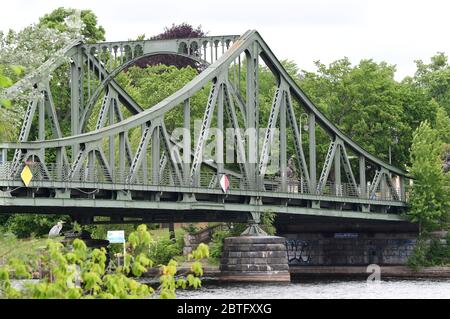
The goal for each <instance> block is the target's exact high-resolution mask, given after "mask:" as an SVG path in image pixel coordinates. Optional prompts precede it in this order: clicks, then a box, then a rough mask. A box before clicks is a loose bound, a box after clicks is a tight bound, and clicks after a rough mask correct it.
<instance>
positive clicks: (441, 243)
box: [408, 234, 450, 270]
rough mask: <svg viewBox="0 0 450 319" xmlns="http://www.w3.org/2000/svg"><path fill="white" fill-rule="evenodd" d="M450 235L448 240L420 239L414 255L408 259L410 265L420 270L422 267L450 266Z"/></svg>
mask: <svg viewBox="0 0 450 319" xmlns="http://www.w3.org/2000/svg"><path fill="white" fill-rule="evenodd" d="M449 243H450V234H448V235H447V240H440V239H437V238H433V239H431V240H427V239H425V238H422V239H419V240H418V241H417V244H416V246H415V247H414V250H413V253H412V255H411V256H410V257H409V258H408V265H409V266H410V267H411V268H413V269H415V270H419V269H420V268H422V267H432V266H446V265H450V245H449Z"/></svg>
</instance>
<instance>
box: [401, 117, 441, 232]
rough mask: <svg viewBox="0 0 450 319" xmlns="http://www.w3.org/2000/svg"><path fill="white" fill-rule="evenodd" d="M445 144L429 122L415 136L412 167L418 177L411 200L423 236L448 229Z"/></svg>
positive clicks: (410, 215)
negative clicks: (442, 160) (442, 158)
mask: <svg viewBox="0 0 450 319" xmlns="http://www.w3.org/2000/svg"><path fill="white" fill-rule="evenodd" d="M441 152H442V142H441V140H440V139H439V136H438V132H437V131H436V130H434V129H432V128H431V126H430V124H429V123H428V122H427V121H425V122H423V123H421V125H420V126H419V128H418V129H417V130H416V132H414V137H413V144H412V147H411V163H412V164H411V167H410V168H409V170H410V172H411V174H412V176H413V177H414V182H413V187H412V190H411V196H410V206H411V207H410V211H409V213H408V216H409V218H410V220H411V221H413V222H418V223H419V225H420V228H421V232H422V231H424V232H428V231H431V230H433V229H435V228H437V227H440V226H446V225H447V223H448V217H449V212H450V206H449V205H450V198H449V196H450V195H449V192H448V189H446V187H448V185H447V184H446V178H445V176H444V173H443V170H442V162H441Z"/></svg>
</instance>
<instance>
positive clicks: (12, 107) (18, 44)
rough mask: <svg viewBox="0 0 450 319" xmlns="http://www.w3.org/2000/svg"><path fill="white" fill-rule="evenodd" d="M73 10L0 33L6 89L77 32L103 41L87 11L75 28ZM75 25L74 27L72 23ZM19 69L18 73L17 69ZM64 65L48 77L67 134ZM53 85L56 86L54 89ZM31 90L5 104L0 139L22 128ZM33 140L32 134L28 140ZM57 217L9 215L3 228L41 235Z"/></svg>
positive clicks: (11, 136) (62, 10) (0, 67)
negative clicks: (17, 29)
mask: <svg viewBox="0 0 450 319" xmlns="http://www.w3.org/2000/svg"><path fill="white" fill-rule="evenodd" d="M76 14H77V12H76V10H75V9H65V8H59V9H56V10H54V11H53V12H51V13H50V14H46V15H44V16H43V17H42V18H41V19H40V20H39V23H38V24H35V25H30V26H28V27H26V28H24V29H23V30H21V31H19V32H15V31H13V30H10V31H9V32H8V33H6V34H5V33H3V32H0V70H3V71H0V72H8V73H6V75H8V77H9V78H10V81H9V82H8V85H11V84H13V83H14V82H16V81H17V80H19V79H20V78H21V77H22V76H24V75H27V74H29V73H30V72H32V71H34V70H35V69H36V68H38V67H39V66H40V65H42V64H43V63H44V62H45V61H46V60H47V59H49V58H50V57H51V56H52V55H54V54H55V52H57V51H58V50H59V49H61V48H62V47H64V46H66V45H67V44H68V43H69V42H70V41H71V40H73V39H75V38H77V37H79V34H78V32H79V31H80V30H79V29H78V28H79V27H81V35H82V36H83V37H84V39H85V41H86V42H97V41H101V40H104V39H105V30H104V29H103V27H101V26H97V18H96V16H95V14H94V13H93V12H92V11H90V10H83V11H81V13H80V17H81V21H79V22H81V25H77V23H76V22H77V21H76ZM74 22H75V23H74ZM11 65H12V66H15V65H20V66H22V67H21V68H20V72H17V70H18V69H17V67H13V68H11V67H10V66H11ZM67 74H68V63H67V64H64V65H62V66H61V67H59V68H58V69H57V70H55V71H54V72H53V74H52V79H51V81H52V84H53V85H52V95H53V98H54V100H55V101H56V105H57V107H58V110H57V111H58V112H57V113H58V115H59V122H60V125H61V128H62V131H63V134H64V133H68V132H70V95H69V93H68V92H70V91H69V82H68V79H67ZM56 84H57V85H56ZM29 94H33V93H32V92H31V90H29V91H27V92H24V94H23V95H22V96H20V97H19V99H17V100H15V101H13V103H9V102H8V107H7V108H0V139H1V140H3V141H4V140H13V139H14V138H16V137H17V135H18V134H17V133H18V130H19V128H20V125H21V124H22V119H23V114H24V111H25V109H26V107H27V104H28V100H29V98H30V96H29ZM30 139H33V133H32V134H31V136H30ZM60 218H61V217H58V216H51V215H49V216H46V217H45V218H44V217H41V216H37V215H29V214H24V215H22V214H15V215H11V216H10V217H9V218H8V220H7V222H6V225H7V227H9V228H10V230H12V231H14V232H15V233H16V234H17V235H19V236H21V237H27V236H30V235H31V234H35V235H38V236H39V235H43V234H46V233H47V232H48V228H50V227H51V226H52V225H53V224H54V223H55V222H56V221H57V220H58V219H60Z"/></svg>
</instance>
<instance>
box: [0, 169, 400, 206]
mask: <svg viewBox="0 0 450 319" xmlns="http://www.w3.org/2000/svg"><path fill="white" fill-rule="evenodd" d="M25 165H28V167H29V168H30V169H31V172H32V174H33V179H32V181H33V182H34V183H39V182H60V183H65V184H66V186H70V183H76V184H77V185H78V184H82V185H84V186H85V187H86V188H101V184H127V185H130V186H132V185H142V186H173V187H192V185H190V184H188V185H187V184H185V183H184V182H183V181H179V180H177V177H176V174H174V173H173V172H172V169H171V168H170V167H169V166H167V167H166V168H165V169H164V170H163V171H162V174H160V176H159V180H158V182H155V181H153V175H152V170H151V169H148V170H146V171H145V172H144V171H143V170H142V169H141V170H139V172H138V173H137V174H136V175H135V176H134V178H131V179H130V178H129V177H130V172H129V170H120V169H118V168H117V169H115V170H113V172H114V173H113V174H110V173H109V172H108V170H107V169H106V168H105V167H102V166H100V165H95V166H89V165H88V166H84V167H82V168H81V169H80V170H78V171H77V172H75V173H73V174H72V177H70V172H71V167H70V165H57V164H45V165H44V164H42V163H40V162H34V163H28V164H25V163H22V164H21V166H20V167H19V169H17V170H15V171H14V167H13V164H12V162H4V163H0V184H1V182H2V181H8V182H16V181H21V177H20V173H21V171H22V170H23V168H24V167H25ZM13 172H15V173H13ZM227 177H228V180H229V182H230V187H229V189H230V190H239V191H242V190H244V191H260V192H274V193H292V194H305V195H321V196H329V197H344V198H345V197H350V198H363V199H370V200H377V201H405V200H407V198H408V195H407V194H405V195H406V196H404V197H406V198H403V199H402V198H401V193H400V189H391V188H389V187H386V190H385V192H382V190H381V186H380V185H379V186H378V187H377V189H376V190H375V192H373V193H372V195H371V194H370V191H369V187H366V189H367V191H366V193H364V194H361V193H360V192H361V191H360V189H361V188H360V185H357V187H356V188H355V186H354V185H353V184H349V183H341V184H335V183H332V182H327V183H325V184H324V186H323V189H322V191H321V193H320V194H318V193H317V192H316V190H314V191H313V192H311V191H310V189H309V188H308V185H307V183H306V182H305V181H303V180H300V179H297V178H288V179H287V183H282V180H281V177H279V176H274V175H268V176H265V178H264V180H263V181H262V182H261V183H259V186H250V184H249V183H248V182H247V181H246V180H245V179H243V178H238V177H236V176H230V175H227ZM219 180H220V178H219V176H217V173H216V172H212V171H202V172H201V173H200V176H199V184H198V186H197V187H198V188H202V189H217V190H219V189H221V186H220V183H219ZM35 185H36V184H35ZM394 192H396V194H394Z"/></svg>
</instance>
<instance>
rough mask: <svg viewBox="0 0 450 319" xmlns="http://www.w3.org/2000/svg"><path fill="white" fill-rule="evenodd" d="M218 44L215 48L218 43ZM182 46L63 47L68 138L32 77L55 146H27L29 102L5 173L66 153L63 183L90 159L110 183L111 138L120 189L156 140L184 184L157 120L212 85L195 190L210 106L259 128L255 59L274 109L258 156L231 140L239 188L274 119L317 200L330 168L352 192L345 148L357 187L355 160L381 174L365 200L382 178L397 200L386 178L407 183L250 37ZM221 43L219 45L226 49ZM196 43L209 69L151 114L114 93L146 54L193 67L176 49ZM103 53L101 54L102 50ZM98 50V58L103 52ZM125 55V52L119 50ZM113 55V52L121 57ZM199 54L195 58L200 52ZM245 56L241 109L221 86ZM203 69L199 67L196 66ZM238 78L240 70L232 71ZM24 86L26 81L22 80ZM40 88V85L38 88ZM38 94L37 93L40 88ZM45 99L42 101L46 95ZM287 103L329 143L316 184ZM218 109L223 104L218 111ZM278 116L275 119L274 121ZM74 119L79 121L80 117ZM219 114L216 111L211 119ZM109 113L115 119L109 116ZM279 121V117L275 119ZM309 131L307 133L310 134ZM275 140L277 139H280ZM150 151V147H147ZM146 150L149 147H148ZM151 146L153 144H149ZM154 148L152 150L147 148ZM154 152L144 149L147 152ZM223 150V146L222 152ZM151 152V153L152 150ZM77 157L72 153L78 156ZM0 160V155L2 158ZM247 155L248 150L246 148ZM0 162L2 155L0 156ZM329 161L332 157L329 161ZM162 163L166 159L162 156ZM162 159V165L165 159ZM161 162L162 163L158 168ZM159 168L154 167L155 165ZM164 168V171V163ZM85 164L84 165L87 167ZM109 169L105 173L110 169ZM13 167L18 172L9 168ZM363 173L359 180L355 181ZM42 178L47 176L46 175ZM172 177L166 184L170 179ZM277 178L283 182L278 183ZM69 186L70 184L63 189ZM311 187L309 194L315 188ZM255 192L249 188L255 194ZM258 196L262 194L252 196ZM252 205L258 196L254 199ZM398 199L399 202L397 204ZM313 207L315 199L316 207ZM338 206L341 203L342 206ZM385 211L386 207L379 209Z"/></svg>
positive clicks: (264, 152) (262, 156)
mask: <svg viewBox="0 0 450 319" xmlns="http://www.w3.org/2000/svg"><path fill="white" fill-rule="evenodd" d="M219 39H220V40H219ZM194 40H195V39H189V40H170V41H165V42H164V41H163V42H158V43H157V42H155V43H154V45H155V47H152V43H151V41H144V42H139V41H134V42H116V43H104V44H93V45H84V44H80V42H74V43H73V44H72V46H71V47H67V48H65V49H64V52H63V54H64V55H66V56H70V57H71V58H72V60H73V64H72V106H71V107H72V109H74V108H76V109H77V110H76V111H73V112H72V116H73V117H74V119H72V125H73V127H72V131H73V135H72V136H69V137H62V136H61V130H60V128H59V124H58V122H57V118H56V113H55V109H54V103H53V100H52V97H51V93H50V90H49V88H48V80H44V79H43V78H39V77H37V76H36V75H32V76H29V77H28V81H31V82H33V81H35V82H36V83H41V82H42V83H44V84H45V85H44V87H45V88H46V89H44V90H43V91H42V92H43V93H44V94H43V96H44V99H47V100H48V101H47V102H46V105H47V108H48V113H49V114H48V116H49V118H51V119H52V121H51V124H52V126H53V127H52V129H53V131H54V135H55V137H56V138H54V139H50V140H45V141H44V139H45V136H42V134H41V135H40V137H41V141H35V142H30V141H27V139H28V135H29V130H30V125H31V120H32V118H33V115H34V113H35V112H36V109H37V108H39V114H40V118H41V121H40V127H39V130H40V132H42V130H43V125H44V124H43V121H42V116H41V115H42V109H43V108H42V107H40V106H39V107H38V105H39V103H40V102H39V101H38V100H33V101H31V102H30V105H29V110H28V111H27V113H26V118H25V120H24V126H23V128H22V131H21V135H20V138H19V141H20V143H0V149H2V150H5V149H12V150H14V151H15V156H14V159H13V163H14V165H16V166H14V167H15V170H14V169H13V175H14V174H16V171H17V169H18V168H19V167H20V165H19V164H20V163H21V162H22V161H23V160H24V156H25V155H24V154H25V153H26V154H28V155H27V156H29V155H30V154H38V155H39V154H40V155H41V156H37V157H38V158H40V162H42V163H43V164H44V170H46V169H47V168H46V167H45V163H44V158H43V157H44V156H43V155H42V154H44V152H45V150H48V149H56V150H57V154H59V157H60V159H59V161H61V160H62V159H63V161H62V162H61V163H67V156H65V155H62V154H65V149H66V148H67V147H72V150H73V153H74V154H77V156H75V157H74V160H73V161H72V163H71V165H72V168H71V170H70V173H69V178H72V177H73V176H74V175H75V174H76V173H77V171H79V170H80V169H81V167H82V165H84V164H83V163H84V161H85V159H86V158H88V165H93V161H95V157H96V155H97V159H98V161H99V162H100V164H101V166H103V167H104V168H105V170H106V172H107V174H108V175H109V176H110V177H111V178H112V177H113V176H114V174H115V170H116V168H115V165H114V161H115V160H114V158H115V157H114V152H113V151H112V148H113V147H114V138H115V137H116V136H118V137H119V140H120V142H119V147H120V152H119V154H120V160H119V163H120V165H119V166H120V170H121V171H124V169H125V156H124V153H125V155H126V158H127V159H128V163H129V165H130V168H129V173H128V175H127V182H128V183H131V182H133V181H134V179H135V178H136V176H137V174H138V170H139V169H140V168H141V166H142V165H141V164H142V162H143V161H145V158H146V156H145V154H146V152H147V145H148V144H149V141H150V140H152V141H153V139H157V140H159V139H160V138H162V139H163V148H164V150H163V152H162V154H165V155H164V156H166V159H167V161H166V162H169V163H170V164H171V168H172V170H173V173H174V175H173V176H175V177H176V179H177V180H178V181H182V180H183V181H186V177H187V168H188V167H187V166H186V165H185V164H182V165H180V166H179V165H178V163H182V162H183V161H182V160H183V159H182V158H181V156H180V155H179V154H177V153H176V152H175V153H174V152H173V147H174V145H176V142H174V141H172V140H171V138H170V137H169V135H168V132H167V131H166V130H165V126H164V115H165V114H166V113H167V112H169V111H171V110H172V109H174V108H175V107H176V106H178V105H180V104H183V103H186V101H189V99H190V98H191V97H192V96H193V95H194V94H195V93H196V92H198V91H199V90H200V89H202V88H203V87H204V86H205V85H207V84H208V83H211V82H212V83H213V85H212V87H211V92H210V97H209V99H208V103H207V105H206V106H205V113H204V118H203V123H202V128H201V134H200V136H199V139H198V140H197V141H196V148H195V149H194V152H193V153H192V155H191V156H192V157H193V163H192V165H191V167H190V175H191V178H192V182H193V183H194V184H193V185H196V184H195V183H197V181H196V178H197V179H198V177H199V174H200V165H201V164H202V160H203V158H202V152H203V148H204V145H205V141H206V139H207V134H208V129H209V126H210V124H211V120H212V117H213V116H214V110H215V108H216V107H215V105H216V104H217V103H219V105H218V109H219V110H221V109H222V107H224V109H225V111H226V112H227V114H228V118H229V121H230V122H231V123H232V125H233V127H234V128H235V129H239V124H238V122H237V119H236V111H235V108H234V103H233V99H234V100H235V101H236V103H237V105H238V107H239V109H240V111H241V113H242V114H243V116H244V125H245V128H246V129H248V128H255V129H256V130H258V129H259V128H258V124H257V123H258V122H259V107H258V98H257V90H258V72H257V65H258V59H259V58H260V57H262V59H263V60H264V62H265V64H266V65H267V66H268V67H269V68H270V70H272V72H274V74H275V76H276V77H277V78H278V79H279V82H278V84H279V86H278V89H277V91H276V93H275V96H274V102H273V105H272V110H271V113H270V117H269V123H268V130H267V134H266V135H265V139H264V144H263V147H262V149H261V150H259V149H258V148H257V150H258V152H259V151H260V153H259V154H253V153H248V154H246V151H245V149H244V148H245V146H244V145H243V144H242V139H241V138H238V139H236V146H237V152H238V157H239V158H240V159H242V160H244V163H243V164H242V165H241V174H242V175H241V174H238V173H234V172H232V175H233V176H241V177H243V178H245V180H246V183H247V185H249V187H250V188H251V189H252V190H253V189H255V190H256V189H258V187H256V185H255V184H254V181H253V178H254V177H255V176H254V175H253V174H255V173H256V172H257V175H259V177H260V178H261V179H263V180H264V176H265V167H266V165H267V156H268V152H269V150H270V144H271V141H272V139H273V136H272V135H271V131H270V130H271V129H273V128H276V127H278V125H277V118H278V117H279V118H280V121H281V122H280V124H281V127H282V131H283V133H284V134H286V132H285V130H286V117H287V119H288V123H289V126H290V128H291V129H292V131H293V135H294V145H295V149H296V153H297V155H298V161H299V164H300V165H299V166H300V171H301V175H302V177H303V178H304V180H305V182H306V184H307V188H308V189H309V191H310V192H311V193H313V191H315V192H316V193H315V194H317V195H321V194H322V190H323V187H324V184H325V183H326V181H327V178H328V175H329V173H330V170H331V165H332V163H333V159H334V164H335V177H336V182H337V183H339V184H340V183H341V182H340V165H343V167H344V171H345V174H346V176H347V179H348V181H349V182H350V184H351V185H352V186H351V187H353V188H354V189H355V190H357V189H358V187H357V184H356V180H355V177H354V175H353V172H352V168H351V165H350V162H349V158H348V155H347V151H346V148H349V149H350V150H351V151H352V152H353V153H354V154H356V155H357V156H358V157H359V158H360V181H365V172H364V170H362V169H361V165H365V164H361V163H363V162H361V159H364V163H365V161H367V162H369V163H371V164H373V165H374V167H377V168H378V169H377V172H379V171H380V170H382V171H383V174H381V175H380V176H378V175H377V174H376V176H375V177H376V178H375V180H374V183H373V184H372V187H371V188H370V190H369V194H370V195H373V194H374V192H375V190H376V188H377V186H378V184H379V183H380V180H379V178H381V179H382V178H384V177H387V179H386V182H387V184H388V187H389V188H390V189H391V192H392V196H394V198H395V199H397V200H399V199H400V198H399V195H398V193H397V192H396V191H395V189H394V183H393V181H392V180H391V178H390V175H391V174H396V175H398V176H400V177H401V178H404V177H405V176H406V175H407V172H406V171H404V170H402V169H399V168H396V167H393V166H391V165H389V164H387V163H385V162H383V161H382V160H380V159H378V158H377V157H375V156H374V155H372V154H370V153H368V152H367V151H365V150H364V149H362V148H361V147H360V146H359V145H357V144H356V143H355V142H353V141H352V140H351V139H350V138H349V137H347V136H346V135H344V134H343V133H342V132H341V131H339V130H338V129H337V128H336V127H335V126H334V125H333V124H332V123H331V122H330V121H329V120H328V119H327V118H326V117H325V116H324V115H323V114H322V113H321V112H320V111H319V110H318V109H317V108H316V107H315V106H314V105H313V104H312V102H311V101H310V100H309V99H308V98H307V97H306V95H305V94H304V93H303V92H302V90H301V89H300V88H299V87H298V86H297V84H296V83H295V81H294V80H293V79H292V78H291V77H290V76H289V75H288V74H287V72H286V71H285V70H284V68H283V67H282V65H281V64H280V62H279V61H278V60H277V59H276V58H275V56H274V55H273V53H272V52H271V50H270V48H269V47H268V46H267V44H266V43H265V42H264V41H263V39H262V38H261V36H260V35H259V33H258V32H256V31H247V32H246V33H245V34H244V35H242V36H241V37H240V38H237V37H234V36H223V37H207V38H202V39H196V40H195V41H194ZM228 40H229V42H226V41H228ZM216 41H223V42H222V44H223V45H222V48H224V47H225V43H226V44H227V45H226V46H227V50H226V51H225V50H224V49H223V50H222V51H223V55H222V56H221V57H218V54H217V48H218V46H217V45H216ZM194 42H195V43H197V44H198V43H201V46H199V47H201V48H202V49H204V56H203V57H204V58H205V59H206V47H207V45H210V48H211V59H210V62H211V65H210V66H209V67H208V68H206V69H205V70H204V71H203V72H202V73H200V74H199V75H198V76H197V77H196V78H194V79H193V80H192V81H191V82H189V83H188V84H187V85H186V86H184V87H183V88H182V89H180V90H179V91H177V92H175V93H174V94H172V95H171V96H169V97H167V98H166V99H164V100H163V101H161V102H159V103H157V104H156V105H154V106H152V107H151V108H147V109H145V110H144V108H142V107H141V106H140V105H138V104H137V103H136V102H135V101H134V100H133V99H132V98H131V97H130V96H129V95H128V94H127V93H126V92H125V91H124V90H123V89H122V88H121V87H120V85H118V84H117V83H116V82H115V80H114V77H115V75H117V74H118V72H120V71H121V70H124V69H125V68H126V67H127V66H129V65H131V64H132V63H134V61H136V60H137V59H138V58H139V57H143V56H151V55H153V54H160V53H167V52H171V53H175V54H181V55H183V54H184V55H185V56H190V57H191V58H193V59H196V60H197V61H201V59H199V57H198V56H196V54H197V53H195V52H196V51H195V52H194V51H193V50H192V49H191V47H190V46H188V49H187V54H185V53H183V52H181V53H180V48H182V46H181V44H183V43H184V44H185V45H190V44H189V43H191V44H192V43H194ZM231 42H234V43H233V45H232V46H231V47H229V44H230V43H231ZM126 46H129V47H130V48H132V51H131V59H129V60H128V61H123V60H124V59H123V56H122V55H121V60H122V61H121V62H122V64H120V65H119V66H115V68H114V67H113V65H112V62H111V61H112V60H111V54H112V52H114V54H115V53H116V52H117V50H118V48H120V50H122V49H123V48H125V47H126ZM139 46H140V47H141V49H142V52H141V53H140V54H138V56H133V54H134V53H133V52H134V51H135V49H136V48H137V47H139ZM92 48H97V49H98V50H99V51H98V52H100V51H102V52H109V55H110V60H109V61H110V63H109V64H110V65H109V70H108V65H107V63H106V62H107V61H108V59H106V60H105V61H102V58H101V55H98V57H96V56H94V55H93V54H92V52H91V49H92ZM105 48H106V49H105ZM105 50H106V51H105ZM125 51H126V50H125ZM125 51H121V52H125ZM200 52H201V50H200ZM243 53H245V54H246V55H247V58H248V63H247V87H246V90H247V93H246V96H247V101H246V104H244V102H243V100H242V97H241V95H240V93H239V90H238V89H237V88H235V87H233V85H232V84H231V83H230V82H229V81H228V70H229V68H230V66H231V65H232V64H233V63H235V61H236V59H238V60H239V62H240V56H241V54H243ZM83 61H84V62H86V63H87V65H88V68H87V70H88V72H89V70H92V72H93V73H94V74H96V75H98V79H99V82H100V84H99V86H98V87H97V89H96V90H95V91H94V94H93V95H91V96H90V99H89V101H88V102H87V104H86V106H84V105H80V103H82V102H81V98H80V96H81V95H80V93H79V90H80V89H81V84H80V82H79V79H80V77H81V76H82V75H81V73H82V69H81V64H83ZM203 61H204V60H203ZM60 64H61V61H60V60H54V61H50V62H49V63H46V65H45V67H44V69H45V68H47V70H54V69H55V68H56V67H57V66H58V65H60ZM239 70H240V69H239ZM30 79H31V80H30ZM45 81H47V82H45ZM24 83H25V82H19V83H18V85H17V87H23V86H24ZM41 87H42V85H41ZM16 89H17V88H14V87H13V88H12V89H10V90H9V91H8V92H10V93H11V92H16ZM101 90H105V95H104V103H103V105H102V108H101V112H100V116H99V118H98V120H97V126H96V129H95V130H94V131H92V132H87V133H80V132H81V131H80V128H83V127H84V125H85V122H86V118H87V117H88V115H89V114H90V110H91V108H92V106H93V104H94V102H95V101H96V99H98V97H99V96H100V95H99V92H100V91H101ZM46 92H47V93H46ZM292 99H295V100H296V101H297V102H298V103H299V104H300V105H301V106H302V107H303V108H304V109H305V110H306V111H307V113H308V114H309V115H310V124H313V125H310V133H311V132H314V128H315V123H317V124H318V125H320V126H321V127H322V128H323V129H325V130H326V131H327V132H328V133H329V134H330V136H331V137H332V143H331V144H330V149H329V152H328V154H327V157H326V159H325V165H324V167H323V170H322V174H321V176H320V179H319V181H316V180H315V167H316V163H315V151H314V152H311V150H314V149H315V138H314V134H310V135H311V136H310V165H309V166H310V167H309V170H308V166H307V164H306V159H305V156H304V154H303V148H302V141H301V140H300V138H299V129H298V127H297V122H296V119H295V112H294V105H293V103H292ZM119 102H120V103H123V105H124V106H125V107H127V109H129V110H130V111H131V112H132V114H134V115H132V116H130V117H128V118H126V119H124V118H123V116H122V114H121V112H120V108H119V107H118V103H119ZM223 103H224V104H223ZM280 110H281V114H280ZM80 112H81V117H80ZM220 112H222V111H219V114H220ZM114 113H115V114H114ZM108 114H109V118H110V122H109V125H108V126H106V127H105V123H106V117H107V115H108ZM279 114H280V116H278V115H279ZM114 116H115V117H116V119H117V122H116V123H114ZM220 122H221V123H222V122H223V118H222V119H221V120H220ZM311 126H312V128H311ZM136 127H142V128H143V131H142V138H141V142H140V144H139V147H138V149H137V151H136V152H135V153H134V155H133V153H132V150H131V147H130V145H129V141H128V134H129V131H130V130H132V129H134V128H136ZM156 129H157V130H158V131H159V132H160V133H159V134H153V131H154V130H156ZM284 134H282V135H284ZM105 138H108V139H109V141H110V142H109V145H110V156H109V162H108V158H107V157H106V156H105V154H104V152H103V149H102V146H101V141H102V140H103V139H105ZM281 140H282V148H284V149H282V150H281V153H282V154H284V155H283V158H282V163H281V167H282V174H281V176H282V178H284V179H285V176H284V175H283V174H285V173H284V172H283V168H285V167H286V166H285V164H286V163H285V161H286V155H285V153H286V137H285V136H281ZM152 143H153V142H152ZM152 145H153V144H152ZM155 145H159V143H157V144H155ZM155 147H156V146H155ZM155 147H152V152H153V149H154V148H155ZM222 147H223V146H222ZM158 148H159V146H158ZM78 149H80V151H79V152H78ZM154 151H155V154H157V153H158V156H157V157H158V161H157V162H158V165H156V164H155V165H154V166H155V167H156V166H157V171H158V174H162V172H163V171H164V169H165V164H164V165H161V164H160V161H162V157H161V154H159V152H156V149H155V150H154ZM2 152H4V151H2ZM249 152H250V148H249ZM2 154H3V153H2ZM335 154H338V155H336V156H335ZM168 155H169V156H168ZM167 156H168V157H167ZM251 157H256V158H257V160H256V161H255V162H254V163H253V161H252V160H251ZM162 162H163V161H162ZM162 162H161V163H162ZM166 162H164V163H166ZM89 163H90V164H89ZM111 164H112V165H111ZM17 165H19V166H17ZM208 165H209V166H210V167H213V168H214V169H217V172H218V173H221V172H224V171H225V170H224V168H223V166H222V165H220V163H213V164H208ZM142 169H143V174H144V175H145V174H146V172H145V169H144V167H143V166H142ZM361 172H363V173H364V174H363V175H364V176H363V175H361V174H362V173H361ZM155 174H156V168H155ZM48 176H50V175H48ZM173 176H172V177H173ZM283 176H284V177H283ZM69 182H70V181H69ZM111 182H114V180H113V179H111ZM316 185H317V186H316ZM255 187H256V188H255ZM364 189H365V185H362V186H361V188H360V190H359V193H358V194H359V195H358V196H359V197H361V200H362V199H364V197H365V192H364ZM260 190H261V191H263V189H260ZM256 197H258V196H256ZM402 199H403V198H402ZM319 201H320V199H319ZM342 201H343V202H345V200H344V199H343V200H342ZM387 206H388V205H387Z"/></svg>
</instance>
